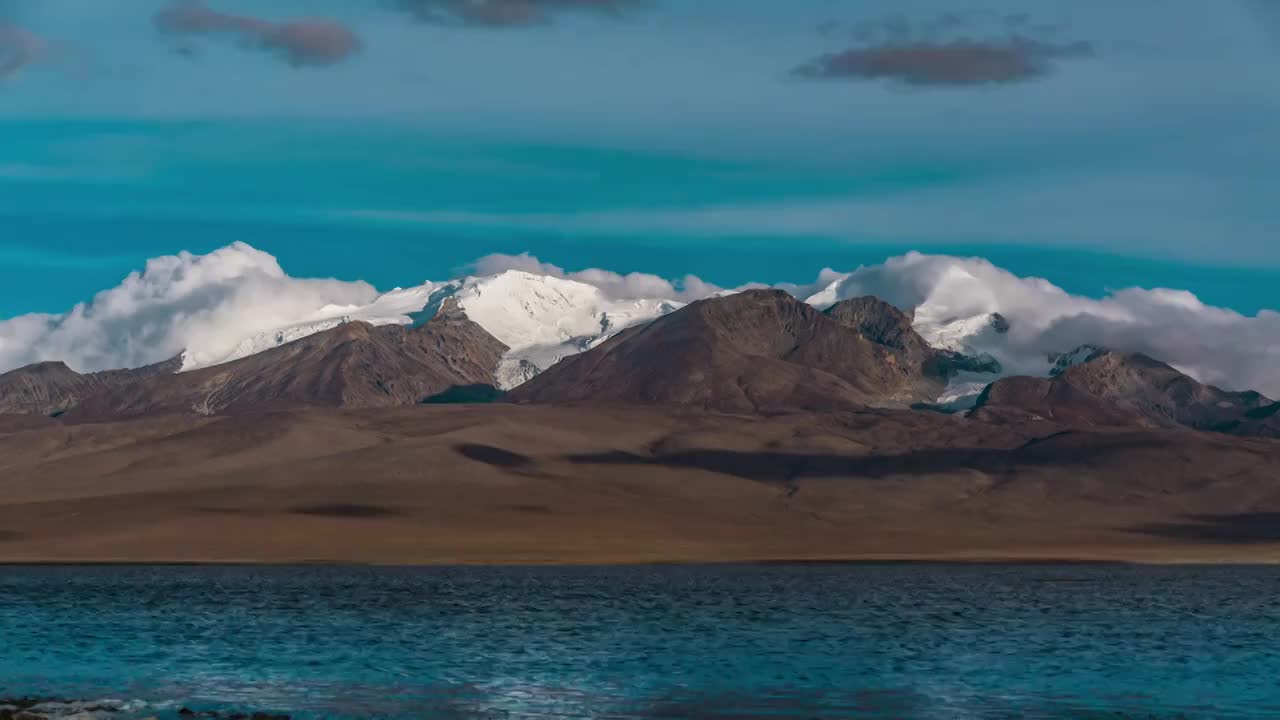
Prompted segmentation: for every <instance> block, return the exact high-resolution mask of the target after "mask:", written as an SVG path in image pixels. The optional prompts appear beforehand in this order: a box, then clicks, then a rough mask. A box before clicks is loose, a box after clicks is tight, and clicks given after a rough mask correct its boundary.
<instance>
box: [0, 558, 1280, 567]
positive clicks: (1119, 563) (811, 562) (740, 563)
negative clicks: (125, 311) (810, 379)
mask: <svg viewBox="0 0 1280 720" xmlns="http://www.w3.org/2000/svg"><path fill="white" fill-rule="evenodd" d="M895 565H900V566H940V567H980V566H986V567H1108V566H1110V567H1251V566H1252V567H1274V566H1280V558H1275V557H1265V558H1259V557H1237V558H1228V559H1204V558H1194V557H1189V558H1169V559H1152V558H1143V559H1140V558H1131V559H1123V558H1065V557H998V556H981V557H973V558H954V557H903V558H886V557H849V558H789V559H755V560H751V559H743V560H590V559H588V560H546V561H528V560H513V561H502V560H491V561H466V560H456V559H450V560H440V561H432V560H426V561H422V562H378V561H307V560H280V561H274V560H271V561H262V560H145V559H143V560H0V569H3V568H278V569H286V568H287V569H297V568H335V569H341V568H350V569H355V568H367V569H406V570H413V569H423V570H432V569H449V568H505V569H554V568H565V569H591V568H644V567H653V568H734V567H737V568H744V567H856V566H866V567H887V566H895Z"/></svg>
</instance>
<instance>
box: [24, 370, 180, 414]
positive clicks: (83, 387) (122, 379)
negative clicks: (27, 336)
mask: <svg viewBox="0 0 1280 720" xmlns="http://www.w3.org/2000/svg"><path fill="white" fill-rule="evenodd" d="M181 367H182V358H181V356H179V357H175V358H173V359H171V360H168V361H166V362H162V363H158V364H156V365H148V366H147V367H142V368H137V369H136V370H108V371H106V372H98V373H78V372H76V371H74V370H72V369H71V368H69V367H67V365H66V363H61V362H43V363H36V364H34V365H28V366H26V367H22V368H18V369H17V370H13V371H10V372H7V373H4V374H3V375H0V415H60V414H62V413H64V412H66V411H68V410H70V409H71V408H73V407H75V406H77V405H79V404H80V403H81V402H82V401H83V400H84V399H85V398H87V397H90V396H92V395H95V394H97V393H101V392H105V391H107V390H111V389H113V388H119V387H122V386H125V385H129V384H132V383H135V382H138V381H141V380H147V379H149V378H153V377H157V376H161V375H172V374H173V373H176V372H177V371H178V370H179V369H180V368H181Z"/></svg>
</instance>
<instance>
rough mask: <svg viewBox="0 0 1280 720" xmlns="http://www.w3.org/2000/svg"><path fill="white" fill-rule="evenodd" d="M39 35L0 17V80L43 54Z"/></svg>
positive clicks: (43, 47)
mask: <svg viewBox="0 0 1280 720" xmlns="http://www.w3.org/2000/svg"><path fill="white" fill-rule="evenodd" d="M44 49H45V44H44V42H43V41H41V39H40V38H39V37H37V36H36V35H34V34H33V33H30V32H28V31H26V30H23V29H22V28H20V27H18V26H16V25H11V24H9V23H7V22H5V20H4V18H3V17H0V80H4V79H5V78H7V77H11V76H13V75H16V74H17V73H18V72H19V71H20V70H22V69H23V68H24V67H26V66H28V65H30V64H31V63H33V62H35V61H36V60H38V59H39V58H40V56H41V55H42V54H44Z"/></svg>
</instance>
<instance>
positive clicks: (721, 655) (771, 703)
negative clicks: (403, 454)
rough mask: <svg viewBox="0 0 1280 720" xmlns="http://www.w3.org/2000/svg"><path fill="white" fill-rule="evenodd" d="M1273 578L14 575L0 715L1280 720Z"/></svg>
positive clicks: (1115, 570) (1178, 574)
mask: <svg viewBox="0 0 1280 720" xmlns="http://www.w3.org/2000/svg"><path fill="white" fill-rule="evenodd" d="M1278 641H1280V569H1271V568H1248V567H1231V568H1141V567H1125V566H946V565H812V566H717V567H632V568H443V569H408V568H380V569H374V568H322V567H299V568H242V567H214V568H198V567H155V568H144V567H136V568H135V567H128V568H108V567H98V568H72V567H53V568H34V567H22V568H2V569H0V696H14V695H22V694H39V695H44V696H61V697H72V698H95V699H96V698H104V697H109V698H119V699H128V700H137V701H141V702H145V703H146V706H145V709H144V708H143V706H139V708H140V709H139V713H140V714H143V713H145V714H146V715H158V716H160V717H171V716H174V715H175V714H176V712H177V709H178V708H180V707H182V706H184V705H185V706H189V707H192V708H197V709H224V710H225V709H236V708H242V709H252V710H272V711H279V712H288V713H292V714H294V716H295V717H352V718H355V717H387V718H420V717H446V718H452V717H457V718H468V717H486V718H487V717H494V718H507V717H582V718H586V717H591V718H595V717H610V718H634V717H664V718H685V717H690V718H692V717H697V718H730V717H733V718H737V717H787V718H801V717H850V718H938V719H952V718H983V719H986V718H992V719H995V718H1001V719H1004V718H1113V719H1114V718H1215V719H1217V718H1255V717H1259V718H1260V717H1280V642H1278Z"/></svg>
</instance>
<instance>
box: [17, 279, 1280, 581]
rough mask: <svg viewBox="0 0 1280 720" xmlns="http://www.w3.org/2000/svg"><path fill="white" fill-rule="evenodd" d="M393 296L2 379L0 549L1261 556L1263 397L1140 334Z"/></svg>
mask: <svg viewBox="0 0 1280 720" xmlns="http://www.w3.org/2000/svg"><path fill="white" fill-rule="evenodd" d="M525 291H529V293H530V294H529V295H528V296H525V295H523V294H522V293H524V292H525ZM398 292H400V293H402V295H401V296H400V297H399V299H397V300H396V303H399V305H396V304H395V303H390V302H389V301H388V303H386V304H384V308H383V309H384V310H397V311H400V310H403V311H406V312H407V314H406V315H405V316H404V317H402V318H401V319H399V320H396V321H391V322H383V320H386V319H387V318H389V317H390V315H391V314H390V313H389V314H386V315H379V316H378V317H368V316H366V317H363V318H361V317H355V316H344V317H340V318H339V319H338V320H337V321H336V322H335V324H333V325H332V326H331V327H325V328H322V329H319V330H316V331H314V332H311V331H307V332H302V331H297V332H296V333H294V334H301V336H300V337H296V338H294V339H292V340H289V339H288V337H292V336H291V335H290V333H281V335H282V337H281V339H280V342H278V343H275V342H270V341H268V342H266V343H265V344H264V346H263V347H262V348H261V349H258V350H257V351H255V352H253V353H251V354H248V355H245V356H243V357H237V358H232V359H229V360H227V361H225V362H219V363H215V364H211V365H200V363H194V365H196V367H192V366H191V365H192V364H193V363H191V360H190V358H189V357H187V356H182V357H177V358H173V359H171V360H169V361H167V362H165V363H160V364H158V365H154V366H149V367H145V368H140V369H137V370H117V371H106V372H99V373H87V374H81V373H77V372H75V371H74V370H72V369H71V368H69V367H67V366H66V365H65V364H62V363H57V362H46V363H40V364H37V365H32V366H29V367H26V368H20V369H18V370H15V371H12V372H9V373H5V374H4V375H0V560H10V561H48V560H57V561H68V562H71V561H76V562H79V561H125V560H127V561H206V560H209V561H237V562H238V561H272V562H286V561H287V562H298V561H314V560H333V561H344V562H409V563H416V562H543V561H555V562H614V561H642V560H643V561H650V560H698V561H721V560H758V559H785V560H793V559H885V558H890V559H891V558H904V557H905V558H928V559H965V560H973V559H1041V558H1049V559H1082V558H1083V559H1122V560H1135V559H1136V560H1161V561H1164V560H1187V559H1195V560H1214V559H1250V560H1258V559H1264V560H1269V559H1275V558H1277V557H1280V520H1277V518H1280V485H1277V484H1276V483H1275V478H1276V477H1277V476H1280V442H1276V439H1277V438H1280V404H1277V403H1275V402H1273V401H1271V400H1270V399H1268V398H1265V397H1263V396H1262V395H1260V394H1258V393H1255V392H1234V391H1227V390H1222V389H1219V388H1215V387H1212V386H1209V385H1204V384H1202V383H1199V382H1197V381H1196V380H1194V379H1193V378H1191V377H1189V376H1188V375H1186V374H1184V373H1182V372H1180V371H1178V370H1177V369H1175V368H1173V367H1171V366H1169V365H1167V364H1164V363H1162V362H1160V361H1158V360H1156V359H1153V358H1150V357H1147V356H1145V355H1141V354H1136V353H1125V352H1116V351H1110V350H1107V349H1104V348H1099V347H1092V346H1090V347H1081V348H1076V349H1068V350H1066V351H1064V352H1061V353H1058V354H1055V355H1053V356H1048V355H1046V357H1045V362H1044V372H1043V373H1042V374H1041V375H1038V376H1011V375H1008V374H1007V373H1006V372H1005V369H1004V368H1003V367H1001V365H1000V363H999V362H998V361H997V360H996V359H995V357H994V356H993V355H992V354H985V353H983V352H981V347H982V342H979V341H975V340H974V339H975V338H977V339H978V340H982V339H986V340H991V339H992V338H1000V337H1001V336H1003V335H1004V334H1006V333H1008V332H1010V328H1009V326H1008V323H1007V322H1006V321H1003V319H1002V318H1000V317H993V316H981V317H974V318H968V319H957V320H947V321H946V322H943V323H942V324H941V325H931V326H927V327H926V329H928V330H930V332H931V333H932V331H933V330H936V328H937V327H946V328H949V329H950V330H952V331H954V330H956V329H957V328H961V327H964V328H968V330H967V331H966V332H970V335H968V336H964V337H969V338H970V339H969V340H966V341H964V342H957V341H956V338H957V337H961V336H963V333H959V334H957V333H954V332H953V333H951V334H950V335H948V336H947V338H946V342H938V341H937V337H938V336H937V334H936V333H932V334H931V335H930V336H928V337H927V336H926V335H925V334H923V333H921V332H920V331H919V329H918V328H919V326H920V321H919V318H917V317H914V316H913V313H912V312H911V310H909V309H901V308H898V307H895V306H894V305H892V304H890V303H887V302H884V301H883V300H880V299H878V298H875V297H869V296H866V297H855V298H849V299H844V300H838V301H834V302H832V303H830V304H825V303H824V304H822V305H823V307H821V308H819V307H818V306H816V304H811V303H808V302H804V301H802V300H799V299H797V298H795V297H793V296H792V295H790V294H788V293H785V292H781V291H777V290H746V291H742V292H737V293H732V294H724V295H722V296H716V297H712V298H708V299H703V300H698V301H695V302H692V303H689V304H680V303H666V304H655V303H651V302H645V301H636V300H616V299H610V298H608V297H606V296H604V294H603V293H600V292H599V291H598V290H593V291H591V292H586V291H583V290H582V288H579V287H575V283H574V281H572V280H565V279H563V278H538V277H537V276H533V275H529V274H526V273H508V274H504V275H502V276H497V277H496V278H490V279H487V280H481V279H469V280H467V281H464V282H460V283H457V284H454V285H450V286H433V287H432V288H430V289H427V288H420V289H416V290H410V291H398ZM410 297H412V298H414V299H413V301H412V302H408V301H405V302H401V301H402V300H405V299H406V298H410ZM419 301H420V302H422V303H423V304H422V305H421V306H420V308H419V309H417V310H414V309H412V308H413V305H414V304H415V303H417V302H419ZM380 312H381V311H380ZM353 315H354V314H353ZM318 322H320V321H318ZM323 322H328V321H327V320H324V321H323ZM930 337H931V338H932V340H930ZM251 345H253V343H249V344H245V345H243V347H249V346H251ZM254 347H257V346H254ZM553 360H554V362H552V361H553ZM540 362H541V363H545V364H547V365H546V367H542V366H541V365H539V363H540ZM513 368H523V371H524V372H525V373H526V374H527V377H516V375H514V374H513V372H512V370H513ZM975 379H976V381H977V382H980V383H981V386H982V387H981V391H980V393H979V394H977V395H976V396H975V397H974V398H973V399H972V400H971V401H970V402H969V403H965V404H954V403H946V402H940V399H941V398H944V397H945V396H946V394H947V393H948V392H950V391H953V390H954V389H955V388H956V387H957V384H958V382H965V383H970V382H975ZM506 388H509V389H506Z"/></svg>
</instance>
